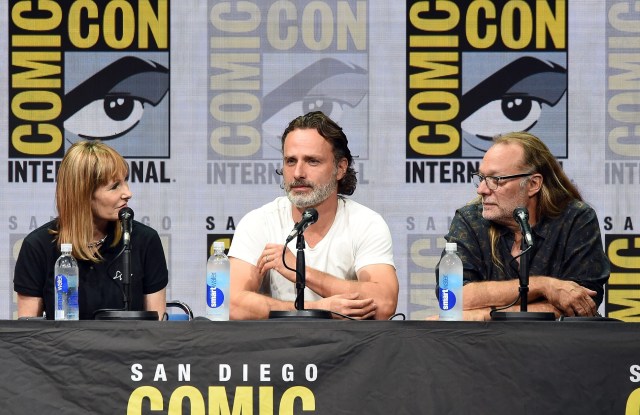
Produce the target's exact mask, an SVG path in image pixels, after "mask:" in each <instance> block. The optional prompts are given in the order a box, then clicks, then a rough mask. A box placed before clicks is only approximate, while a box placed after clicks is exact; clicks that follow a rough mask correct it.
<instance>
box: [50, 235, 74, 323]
mask: <svg viewBox="0 0 640 415" xmlns="http://www.w3.org/2000/svg"><path fill="white" fill-rule="evenodd" d="M60 250H61V251H62V255H60V257H59V258H58V260H57V261H56V265H55V269H54V273H53V274H54V275H53V280H54V284H55V286H54V288H55V304H54V310H55V315H54V318H55V319H56V320H79V319H80V309H79V306H78V263H77V262H76V259H75V258H74V257H73V256H72V255H71V251H72V245H71V244H61V246H60Z"/></svg>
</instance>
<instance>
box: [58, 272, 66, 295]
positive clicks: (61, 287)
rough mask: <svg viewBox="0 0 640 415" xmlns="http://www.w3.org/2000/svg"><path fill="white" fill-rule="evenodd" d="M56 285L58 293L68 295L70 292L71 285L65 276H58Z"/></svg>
mask: <svg viewBox="0 0 640 415" xmlns="http://www.w3.org/2000/svg"><path fill="white" fill-rule="evenodd" d="M55 284H56V292H58V293H66V292H68V291H69V283H68V282H67V277H66V276H64V275H63V274H59V275H56V278H55Z"/></svg>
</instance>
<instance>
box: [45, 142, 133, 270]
mask: <svg viewBox="0 0 640 415" xmlns="http://www.w3.org/2000/svg"><path fill="white" fill-rule="evenodd" d="M128 173H129V167H128V165H127V162H126V161H125V160H124V158H123V157H122V156H121V155H120V154H118V153H117V152H116V151H115V150H114V149H112V148H111V147H109V146H107V145H106V144H103V143H101V142H95V141H94V142H89V141H80V142H77V143H75V144H73V145H72V146H71V147H70V148H69V150H67V153H66V154H65V156H64V158H63V159H62V162H61V163H60V168H59V170H58V180H57V184H56V208H57V209H58V231H57V238H56V243H57V244H58V247H60V245H61V244H62V243H71V244H73V255H74V256H75V257H76V258H78V259H83V260H91V261H93V262H99V261H100V260H101V259H102V258H101V256H100V254H99V252H97V250H96V251H95V252H94V251H92V250H91V249H90V248H89V243H91V242H92V239H93V213H92V210H91V200H92V197H93V194H94V192H95V191H96V189H98V188H99V187H100V186H104V185H106V184H107V183H108V182H109V181H111V180H114V179H116V178H118V177H126V176H127V175H128ZM54 233H55V232H54ZM121 234H122V230H121V228H120V226H116V227H115V237H114V241H113V244H112V245H113V246H115V245H116V244H117V243H118V242H119V241H120V237H121V236H122V235H121Z"/></svg>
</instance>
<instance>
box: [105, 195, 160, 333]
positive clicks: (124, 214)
mask: <svg viewBox="0 0 640 415" xmlns="http://www.w3.org/2000/svg"><path fill="white" fill-rule="evenodd" d="M118 219H120V224H121V226H122V245H123V248H122V287H123V291H124V303H125V305H124V308H123V309H122V310H110V309H103V310H96V312H95V313H94V318H95V319H96V320H156V321H157V320H158V312H156V311H136V310H131V229H132V226H133V209H131V208H130V207H123V208H122V209H120V211H119V212H118Z"/></svg>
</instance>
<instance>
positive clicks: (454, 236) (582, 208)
mask: <svg viewBox="0 0 640 415" xmlns="http://www.w3.org/2000/svg"><path fill="white" fill-rule="evenodd" d="M494 226H495V227H496V229H497V230H498V232H499V234H500V237H499V239H498V246H497V256H498V258H499V259H500V261H501V262H502V266H498V265H496V264H495V263H494V262H493V260H492V258H491V242H490V239H489V227H490V222H489V221H487V220H486V219H484V218H483V217H482V205H481V204H472V205H467V206H464V207H463V208H460V209H458V210H457V211H456V214H455V216H454V218H453V221H452V222H451V227H450V228H449V233H448V234H447V235H446V236H445V239H446V240H447V242H456V243H457V244H458V255H459V256H460V259H462V264H463V267H464V283H465V284H467V283H469V282H474V281H501V280H511V279H516V278H518V276H519V271H518V269H519V268H518V263H517V262H516V261H514V260H513V256H512V255H511V247H512V246H513V243H514V238H515V236H514V234H513V232H512V231H511V230H509V229H508V228H506V227H504V226H501V225H498V224H494ZM532 232H533V238H534V241H535V243H534V246H533V249H532V250H531V251H529V275H530V276H535V275H546V276H550V277H556V278H560V279H563V280H571V281H575V282H576V283H578V284H580V285H582V286H583V287H586V288H589V289H591V290H594V291H596V292H597V293H598V295H597V296H596V297H595V298H594V301H595V302H596V304H597V305H598V306H599V305H600V303H601V302H602V298H603V295H604V284H605V283H606V282H607V280H608V278H609V259H608V258H607V257H606V255H605V253H604V250H603V248H602V238H601V237H600V226H599V225H598V218H597V216H596V212H595V211H594V210H593V209H592V208H591V207H590V206H589V205H587V204H586V203H584V202H579V201H574V202H571V203H570V204H569V206H568V207H567V209H566V210H565V211H564V212H563V213H562V214H561V215H560V216H559V217H557V218H548V217H543V218H541V219H540V221H539V222H538V223H536V225H535V226H534V227H533V229H532ZM443 255H444V253H443ZM439 265H440V264H438V266H437V267H436V281H438V267H439Z"/></svg>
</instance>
